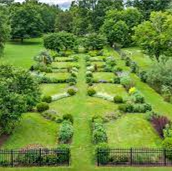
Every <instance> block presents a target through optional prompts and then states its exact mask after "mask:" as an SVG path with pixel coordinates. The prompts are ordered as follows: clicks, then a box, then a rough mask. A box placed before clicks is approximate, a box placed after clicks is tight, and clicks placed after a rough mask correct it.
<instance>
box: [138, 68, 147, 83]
mask: <svg viewBox="0 0 172 171" xmlns="http://www.w3.org/2000/svg"><path fill="white" fill-rule="evenodd" d="M139 77H140V80H141V81H142V82H144V83H146V82H147V78H148V76H147V72H146V71H141V72H140V73H139Z"/></svg>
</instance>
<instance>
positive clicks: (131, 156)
mask: <svg viewBox="0 0 172 171" xmlns="http://www.w3.org/2000/svg"><path fill="white" fill-rule="evenodd" d="M130 165H131V166H132V165H133V149H132V148H130Z"/></svg>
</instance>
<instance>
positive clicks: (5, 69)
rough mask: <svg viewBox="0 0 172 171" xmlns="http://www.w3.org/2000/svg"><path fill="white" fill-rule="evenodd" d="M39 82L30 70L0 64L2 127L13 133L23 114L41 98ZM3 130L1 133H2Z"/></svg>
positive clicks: (0, 114)
mask: <svg viewBox="0 0 172 171" xmlns="http://www.w3.org/2000/svg"><path fill="white" fill-rule="evenodd" d="M40 95H41V94H40V90H39V85H38V82H37V81H36V80H35V79H34V78H33V77H32V76H31V74H30V73H29V72H28V71H25V70H20V69H16V68H14V67H12V66H9V65H0V127H1V131H2V132H3V133H11V132H12V130H13V128H14V127H15V124H16V123H17V122H18V121H19V119H20V118H21V114H22V113H23V112H26V111H28V110H31V109H32V108H33V107H34V106H35V105H36V103H37V102H39V100H40ZM2 132H1V133H2Z"/></svg>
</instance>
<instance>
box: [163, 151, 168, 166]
mask: <svg viewBox="0 0 172 171" xmlns="http://www.w3.org/2000/svg"><path fill="white" fill-rule="evenodd" d="M163 154H164V166H166V165H167V159H166V149H164V150H163Z"/></svg>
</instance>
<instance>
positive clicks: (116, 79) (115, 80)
mask: <svg viewBox="0 0 172 171" xmlns="http://www.w3.org/2000/svg"><path fill="white" fill-rule="evenodd" d="M114 84H120V78H119V77H117V76H115V77H114Z"/></svg>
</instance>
